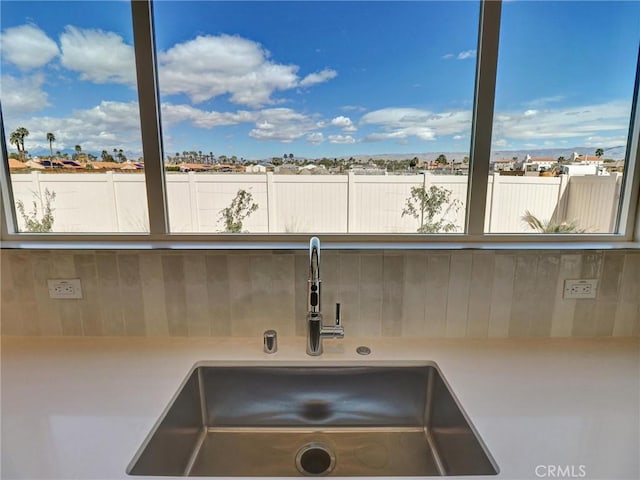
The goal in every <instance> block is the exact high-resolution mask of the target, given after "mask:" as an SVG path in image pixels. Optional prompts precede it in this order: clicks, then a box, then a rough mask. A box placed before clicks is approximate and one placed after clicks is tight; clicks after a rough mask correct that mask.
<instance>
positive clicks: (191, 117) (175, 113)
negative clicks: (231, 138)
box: [161, 102, 257, 128]
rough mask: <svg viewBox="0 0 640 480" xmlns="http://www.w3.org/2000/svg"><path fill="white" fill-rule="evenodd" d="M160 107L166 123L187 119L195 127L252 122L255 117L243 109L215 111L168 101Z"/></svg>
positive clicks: (252, 113) (170, 123)
mask: <svg viewBox="0 0 640 480" xmlns="http://www.w3.org/2000/svg"><path fill="white" fill-rule="evenodd" d="M161 109H162V122H163V124H166V125H173V124H176V123H179V122H184V121H188V122H191V124H192V125H193V126H195V127H199V128H213V127H219V126H222V125H237V124H239V123H243V122H253V121H255V120H256V118H257V114H256V113H255V112H248V111H244V110H241V111H238V112H215V111H206V110H201V109H198V108H195V107H192V106H191V105H185V104H181V105H174V104H172V103H168V102H166V103H165V102H163V103H162V105H161Z"/></svg>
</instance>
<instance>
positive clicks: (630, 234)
mask: <svg viewBox="0 0 640 480" xmlns="http://www.w3.org/2000/svg"><path fill="white" fill-rule="evenodd" d="M632 102H633V103H632V108H631V122H630V126H629V136H628V139H627V151H626V154H625V172H624V176H623V181H622V186H621V192H622V195H623V197H622V202H621V204H620V209H619V211H618V227H617V231H618V232H619V233H621V234H623V235H624V237H625V238H626V239H628V240H636V241H637V240H638V239H640V218H639V217H638V215H640V199H639V198H638V196H639V195H638V193H639V192H640V48H639V51H638V63H637V64H636V82H635V87H634V90H633V99H632Z"/></svg>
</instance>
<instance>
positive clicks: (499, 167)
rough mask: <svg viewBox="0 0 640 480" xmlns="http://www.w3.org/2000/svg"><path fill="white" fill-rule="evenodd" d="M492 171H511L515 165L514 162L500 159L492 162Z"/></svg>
mask: <svg viewBox="0 0 640 480" xmlns="http://www.w3.org/2000/svg"><path fill="white" fill-rule="evenodd" d="M491 165H492V166H493V170H494V171H495V172H503V171H511V170H513V169H514V167H515V165H516V161H515V160H513V159H508V158H501V159H500V160H494V161H493V162H491Z"/></svg>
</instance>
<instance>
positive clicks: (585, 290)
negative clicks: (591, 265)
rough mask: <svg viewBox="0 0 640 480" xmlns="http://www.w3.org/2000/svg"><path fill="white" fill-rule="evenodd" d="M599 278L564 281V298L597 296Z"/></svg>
mask: <svg viewBox="0 0 640 480" xmlns="http://www.w3.org/2000/svg"><path fill="white" fill-rule="evenodd" d="M597 293H598V279H596V278H592V279H579V280H565V281H564V296H563V298H567V299H569V298H596V294H597Z"/></svg>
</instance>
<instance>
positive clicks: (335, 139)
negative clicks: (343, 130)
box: [329, 135, 356, 144]
mask: <svg viewBox="0 0 640 480" xmlns="http://www.w3.org/2000/svg"><path fill="white" fill-rule="evenodd" d="M329 143H341V144H348V143H356V139H355V138H353V137H352V136H351V135H329Z"/></svg>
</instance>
